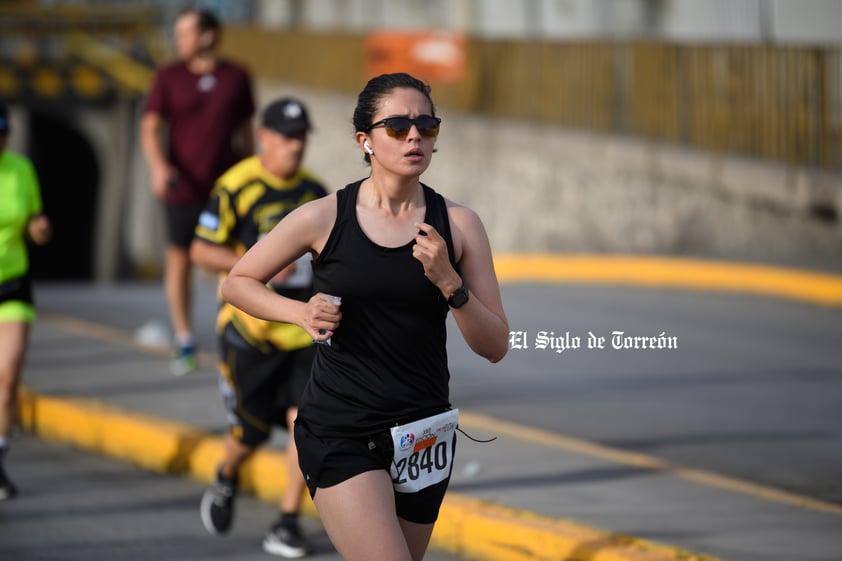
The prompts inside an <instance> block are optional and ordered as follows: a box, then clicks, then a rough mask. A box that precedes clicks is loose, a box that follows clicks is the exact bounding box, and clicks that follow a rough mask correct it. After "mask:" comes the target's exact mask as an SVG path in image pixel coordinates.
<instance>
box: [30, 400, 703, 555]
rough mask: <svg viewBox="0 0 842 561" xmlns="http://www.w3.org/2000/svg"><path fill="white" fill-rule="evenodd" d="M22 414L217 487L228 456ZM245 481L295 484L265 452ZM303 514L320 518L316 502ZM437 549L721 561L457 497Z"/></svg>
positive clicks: (139, 418) (95, 412)
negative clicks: (219, 466) (216, 473)
mask: <svg viewBox="0 0 842 561" xmlns="http://www.w3.org/2000/svg"><path fill="white" fill-rule="evenodd" d="M18 410H19V422H20V424H21V426H22V427H23V428H24V429H25V430H27V431H29V432H31V433H34V434H36V435H38V436H39V437H41V438H43V439H45V440H50V441H58V442H66V443H70V444H73V445H75V446H77V447H79V448H82V449H85V450H89V451H92V452H97V453H101V454H103V455H105V456H109V457H112V458H116V459H120V460H124V461H128V462H131V463H134V464H136V465H138V466H141V467H143V468H145V469H148V470H150V471H154V472H157V473H169V474H175V475H189V476H192V477H193V478H195V479H198V480H200V481H203V482H210V481H211V479H212V478H213V475H214V470H215V467H216V465H217V463H218V462H219V458H221V457H222V454H223V447H224V443H223V439H222V438H221V437H216V436H211V435H208V434H205V433H203V432H201V431H199V430H196V429H195V428H193V427H190V426H189V425H186V424H183V423H178V422H174V421H168V420H162V419H158V418H154V417H150V416H147V415H143V414H138V413H129V412H126V411H123V410H121V409H118V408H116V407H112V406H108V405H105V404H103V403H101V402H98V401H96V400H92V399H82V398H56V397H51V396H44V395H38V394H36V393H33V392H32V391H30V390H29V389H27V388H24V387H22V388H21V390H20V394H19V407H18ZM241 477H242V480H241V481H242V489H243V490H246V491H251V492H253V493H254V494H255V495H256V496H258V497H259V498H261V499H262V500H266V501H272V502H277V501H278V500H279V499H280V497H281V495H282V493H283V490H284V488H285V487H286V484H287V480H288V474H287V470H286V459H285V455H284V454H283V453H281V452H278V451H272V450H260V451H259V452H258V453H256V454H255V455H254V457H252V459H251V460H250V461H249V462H248V463H247V464H246V465H245V466H244V468H243V472H242V475H241ZM303 511H304V512H305V513H306V514H308V515H310V516H314V517H318V514H317V512H316V510H315V507H314V505H313V503H312V501H310V500H309V498H307V499H306V500H305V503H304V505H303ZM431 545H432V546H433V547H436V548H438V549H441V550H444V551H447V552H449V553H452V554H455V555H459V556H460V557H463V558H465V559H476V560H483V561H558V560H560V559H564V560H566V561H676V560H687V561H691V560H692V561H716V559H715V558H713V557H708V556H702V555H697V554H692V553H688V552H685V551H683V550H680V549H678V548H673V547H669V546H661V545H657V544H654V543H651V542H647V541H644V540H639V539H636V538H632V537H626V536H617V535H614V534H609V533H606V532H603V531H600V530H596V529H592V528H588V527H585V526H582V525H580V524H576V523H573V522H568V521H564V520H556V519H552V518H549V517H542V516H538V515H535V514H532V513H529V512H526V511H518V510H514V509H509V508H505V507H502V506H496V505H492V504H489V503H486V502H483V501H480V500H477V499H473V498H469V497H464V496H460V495H457V494H454V493H448V495H447V497H446V498H445V501H444V504H443V505H442V508H441V513H440V516H439V521H438V523H437V524H436V528H435V531H434V532H433V537H432V541H431Z"/></svg>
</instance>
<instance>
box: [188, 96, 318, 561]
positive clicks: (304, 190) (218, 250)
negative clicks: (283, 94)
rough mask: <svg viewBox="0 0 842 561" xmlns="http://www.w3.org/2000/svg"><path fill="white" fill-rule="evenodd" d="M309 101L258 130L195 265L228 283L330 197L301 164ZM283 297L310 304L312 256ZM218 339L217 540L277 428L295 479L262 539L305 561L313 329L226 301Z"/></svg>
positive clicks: (204, 232) (209, 524)
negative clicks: (304, 454) (290, 220)
mask: <svg viewBox="0 0 842 561" xmlns="http://www.w3.org/2000/svg"><path fill="white" fill-rule="evenodd" d="M310 128H311V127H310V120H309V118H308V116H307V110H306V108H305V107H304V104H303V103H301V102H300V101H298V100H296V99H292V98H283V99H280V100H278V101H275V102H274V103H272V104H271V105H269V106H268V107H267V108H266V110H265V111H264V113H263V121H262V126H261V127H260V128H259V130H258V141H259V143H260V148H261V150H260V154H259V155H258V156H252V157H250V158H246V159H245V160H243V161H241V162H240V163H238V164H236V165H235V166H234V167H232V168H231V169H229V170H228V171H227V172H225V174H223V175H222V176H221V177H220V178H219V180H218V181H217V183H216V186H215V188H214V190H213V192H212V193H211V198H210V201H209V202H208V204H207V206H206V208H205V210H204V211H203V212H202V214H201V215H200V216H199V223H198V225H197V227H196V232H195V238H194V239H193V242H192V244H191V246H190V258H191V260H192V261H193V263H195V264H197V265H199V266H202V267H205V268H208V269H210V270H213V271H215V272H218V273H219V274H220V277H221V280H224V277H225V275H226V274H227V273H228V271H229V270H230V269H231V267H233V266H234V263H236V262H237V260H238V259H239V258H240V256H241V255H242V254H243V253H245V252H246V250H247V249H248V248H249V247H251V246H252V245H254V244H255V243H257V241H258V240H259V239H260V238H261V237H263V236H264V235H266V234H268V233H269V231H270V230H272V228H274V226H275V225H276V224H277V223H278V222H280V221H281V219H283V217H284V216H286V215H287V214H288V213H289V212H291V211H292V210H293V209H295V208H297V207H299V206H301V205H302V204H304V203H306V202H308V201H311V200H314V199H317V198H319V197H323V196H325V195H326V194H327V192H326V190H325V188H324V187H323V186H322V184H321V182H320V181H319V180H318V179H316V178H315V177H314V176H313V175H312V174H311V173H310V172H309V171H307V170H305V169H303V168H302V167H301V162H302V160H303V158H304V153H305V148H306V145H307V134H308V132H309V131H310ZM270 284H271V285H272V287H273V288H274V289H275V290H276V291H277V292H279V293H281V294H283V295H284V296H288V297H290V298H296V299H299V300H302V301H307V300H308V299H309V298H310V296H311V292H312V270H311V268H310V263H309V259H303V260H299V262H297V263H295V264H293V265H292V266H291V267H290V268H288V269H287V270H285V271H282V272H281V273H280V274H279V275H277V276H276V277H275V278H273V279H272V280H271V281H270ZM217 333H218V335H219V350H220V372H221V379H220V389H221V392H222V397H223V401H224V402H225V405H226V407H227V409H228V419H229V423H230V430H229V432H228V434H227V436H226V439H225V456H224V458H223V460H222V463H221V464H220V465H219V467H218V469H217V473H216V480H215V481H214V483H213V485H212V486H211V487H210V488H209V489H208V490H207V491H206V492H205V494H204V496H203V497H202V503H201V509H200V512H201V517H202V522H203V524H204V525H205V528H206V529H207V530H208V531H209V532H210V533H212V534H224V533H226V532H227V531H228V530H229V529H230V527H231V523H232V521H233V511H234V499H235V497H236V493H237V480H238V472H239V468H240V466H241V465H242V464H243V462H244V461H245V460H246V459H247V458H249V457H250V456H251V455H252V454H253V453H254V452H255V450H257V448H258V447H260V446H261V445H262V444H264V443H265V442H266V440H267V439H268V438H269V436H270V433H271V430H272V427H273V426H279V427H281V428H285V429H287V430H289V433H290V438H289V444H288V446H287V470H288V472H289V482H288V485H287V488H286V492H285V494H284V497H283V498H282V500H281V505H280V508H281V514H280V518H279V519H278V521H277V522H276V523H275V524H273V526H272V527H271V528H270V530H269V532H268V533H267V534H266V538H265V539H264V541H263V548H264V550H266V551H267V552H269V553H273V554H276V555H282V556H284V557H289V558H294V557H301V556H303V555H305V554H306V553H307V551H308V549H309V548H308V545H307V542H306V541H305V540H304V538H303V536H302V535H301V531H300V527H299V524H298V512H299V509H300V505H301V500H302V498H303V496H304V489H305V486H304V478H303V477H302V475H301V470H300V469H299V467H298V454H297V451H296V449H295V443H294V440H293V439H292V426H293V421H294V420H295V417H296V415H297V413H298V410H297V405H298V399H299V397H300V396H301V393H302V391H303V389H304V384H305V383H306V381H307V378H308V377H309V374H310V365H311V363H312V361H313V355H314V348H313V340H312V338H311V337H310V336H308V335H307V332H306V331H304V329H302V328H300V327H298V326H296V325H292V324H285V323H274V322H268V321H263V320H259V319H257V318H254V317H251V316H249V315H247V314H246V313H245V312H242V311H241V310H239V309H237V308H235V307H233V306H231V305H230V304H227V303H226V302H224V301H220V303H219V311H218V315H217Z"/></svg>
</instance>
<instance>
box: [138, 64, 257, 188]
mask: <svg viewBox="0 0 842 561" xmlns="http://www.w3.org/2000/svg"><path fill="white" fill-rule="evenodd" d="M144 112H153V113H158V114H159V115H161V116H162V117H163V118H164V119H165V120H166V121H167V122H168V124H169V157H168V159H169V161H170V163H171V164H172V165H173V166H174V167H175V168H176V169H177V170H178V174H179V177H178V181H177V182H176V183H175V184H174V185H172V186H171V187H170V189H169V191H168V192H167V195H166V197H165V200H166V201H167V202H169V203H174V204H204V203H205V202H206V201H207V199H208V195H209V194H210V192H211V189H212V188H213V185H214V182H215V181H216V179H217V178H218V177H219V176H220V175H221V174H222V173H223V172H224V171H225V170H227V169H228V168H230V167H231V166H233V165H234V164H235V163H237V162H238V161H240V160H241V159H243V158H244V157H246V156H249V155H250V154H241V153H237V152H236V151H235V150H234V147H233V145H232V142H231V140H232V137H233V134H234V132H235V131H237V130H238V129H239V128H240V127H241V126H242V124H243V123H244V121H245V120H246V119H249V118H251V116H252V115H253V114H254V98H253V96H252V88H251V80H250V78H249V75H248V72H246V70H245V69H244V68H242V67H241V66H238V65H236V64H234V63H232V62H228V61H222V60H220V61H217V63H216V66H215V68H214V70H213V72H212V73H210V74H194V73H193V72H191V71H190V70H189V69H188V67H187V63H186V62H183V61H182V62H177V63H174V64H171V65H168V66H165V67H163V68H161V69H159V70H158V72H157V73H156V74H155V82H154V84H153V85H152V89H151V91H150V92H149V96H148V98H147V100H146V107H145V108H144Z"/></svg>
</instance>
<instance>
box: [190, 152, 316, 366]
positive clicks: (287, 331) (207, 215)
mask: <svg viewBox="0 0 842 561" xmlns="http://www.w3.org/2000/svg"><path fill="white" fill-rule="evenodd" d="M325 195H327V191H326V190H325V188H324V186H323V185H322V184H321V183H320V182H319V180H318V179H317V178H316V177H315V176H314V175H312V174H311V173H310V172H309V171H307V170H305V169H304V168H300V169H299V171H298V173H297V174H296V175H295V177H293V178H292V179H289V180H281V179H278V178H277V177H275V176H273V175H271V174H270V173H269V172H267V171H266V170H265V169H264V168H263V166H262V165H261V163H260V157H259V156H252V157H250V158H246V159H245V160H243V161H241V162H240V163H238V164H236V165H235V166H234V167H232V168H231V169H229V170H228V171H227V172H226V173H225V174H224V175H222V177H220V178H219V180H218V181H217V182H216V186H215V187H214V190H213V192H212V193H211V197H210V200H209V201H208V204H207V206H206V207H205V209H204V211H203V212H202V214H201V216H200V217H199V223H198V225H197V226H196V237H197V238H199V239H201V240H204V241H206V242H208V243H212V244H217V245H227V246H229V247H231V248H233V249H234V250H235V251H236V252H237V253H238V254H240V255H242V254H244V253H245V252H246V250H248V248H250V247H251V246H252V245H254V244H255V243H257V241H258V240H259V239H260V238H261V237H262V236H264V235H266V234H267V233H269V231H270V230H272V228H274V227H275V225H276V224H277V223H278V222H280V221H281V219H282V218H283V217H284V216H286V215H287V214H288V213H289V212H291V211H292V210H294V209H295V208H298V207H299V206H301V205H303V204H304V203H307V202H309V201H312V200H314V199H318V198H320V197H324V196H325ZM223 279H224V276H223ZM273 288H274V289H275V290H276V291H277V292H279V293H281V294H283V295H284V296H289V297H291V298H296V299H299V300H307V299H308V298H309V297H310V294H311V291H312V271H311V269H310V263H309V256H305V258H304V259H301V260H299V262H298V263H297V264H296V270H295V272H294V273H293V274H292V275H290V277H288V278H287V279H286V281H284V283H283V284H282V285H280V286H273ZM216 327H217V332H218V333H220V334H221V333H223V332H224V331H226V328H227V329H230V328H232V327H233V328H234V329H235V330H236V332H237V334H238V335H239V336H240V337H242V338H243V339H244V340H245V341H246V342H248V343H249V344H250V345H251V346H253V347H255V348H256V349H259V350H262V351H263V352H269V351H270V350H271V348H270V347H269V345H271V346H273V347H275V348H277V349H280V350H285V351H292V350H296V349H301V348H304V347H306V346H308V345H310V344H312V342H313V341H312V338H311V337H310V336H309V335H307V332H306V331H304V330H303V329H302V328H300V327H298V326H296V325H292V324H288V323H276V322H269V321H265V320H261V319H257V318H255V317H252V316H250V315H248V314H246V313H245V312H243V311H242V310H239V309H237V308H235V307H234V306H232V305H231V304H228V303H227V302H225V301H223V300H222V299H221V298H220V302H219V313H218V314H217V321H216Z"/></svg>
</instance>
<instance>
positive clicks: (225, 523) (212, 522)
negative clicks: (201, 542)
mask: <svg viewBox="0 0 842 561" xmlns="http://www.w3.org/2000/svg"><path fill="white" fill-rule="evenodd" d="M236 498H237V478H234V479H227V478H225V477H223V476H222V473H221V472H219V471H217V473H216V481H214V482H213V485H212V486H211V487H210V488H209V489H208V490H207V491H205V494H204V495H202V504H201V506H200V507H199V513H200V514H201V516H202V524H204V526H205V529H206V530H207V531H208V532H210V533H211V534H214V535H219V534H224V533H226V532H228V530H230V529H231V523H232V522H233V521H234V499H236Z"/></svg>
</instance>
